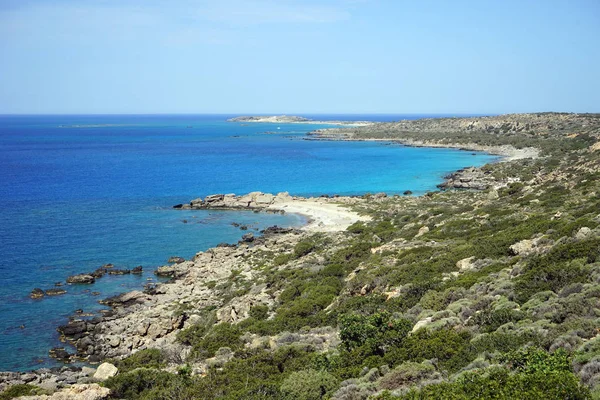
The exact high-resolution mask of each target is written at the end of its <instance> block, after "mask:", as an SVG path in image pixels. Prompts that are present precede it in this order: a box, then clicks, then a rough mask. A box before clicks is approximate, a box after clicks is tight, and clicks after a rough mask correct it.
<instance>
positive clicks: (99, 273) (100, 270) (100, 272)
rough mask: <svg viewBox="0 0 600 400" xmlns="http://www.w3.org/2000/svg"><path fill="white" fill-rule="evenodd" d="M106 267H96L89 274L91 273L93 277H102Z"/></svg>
mask: <svg viewBox="0 0 600 400" xmlns="http://www.w3.org/2000/svg"><path fill="white" fill-rule="evenodd" d="M106 271H107V270H106V268H103V267H100V268H98V269H96V270H95V271H94V272H92V273H91V274H90V275H92V276H93V277H94V278H96V279H97V278H102V277H103V276H104V274H106Z"/></svg>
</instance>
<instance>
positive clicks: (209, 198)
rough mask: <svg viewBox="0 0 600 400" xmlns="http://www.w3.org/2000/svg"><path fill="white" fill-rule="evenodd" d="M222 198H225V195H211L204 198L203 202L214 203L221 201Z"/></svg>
mask: <svg viewBox="0 0 600 400" xmlns="http://www.w3.org/2000/svg"><path fill="white" fill-rule="evenodd" d="M224 197H225V195H223V194H211V195H209V196H206V197H205V198H204V202H205V203H208V204H210V203H214V202H217V201H221V200H223V198H224Z"/></svg>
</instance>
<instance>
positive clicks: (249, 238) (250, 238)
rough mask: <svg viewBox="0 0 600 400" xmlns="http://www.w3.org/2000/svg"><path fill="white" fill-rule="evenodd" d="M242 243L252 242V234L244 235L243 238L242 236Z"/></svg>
mask: <svg viewBox="0 0 600 400" xmlns="http://www.w3.org/2000/svg"><path fill="white" fill-rule="evenodd" d="M242 242H244V243H252V242H254V234H253V233H252V232H248V233H246V234H245V235H244V236H242Z"/></svg>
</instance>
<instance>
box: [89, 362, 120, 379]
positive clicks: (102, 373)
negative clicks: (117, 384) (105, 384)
mask: <svg viewBox="0 0 600 400" xmlns="http://www.w3.org/2000/svg"><path fill="white" fill-rule="evenodd" d="M117 372H119V370H118V369H117V367H115V366H114V365H112V364H111V363H107V362H105V363H102V364H100V366H99V367H98V369H97V370H96V373H95V374H94V379H96V380H98V381H105V380H107V379H108V378H112V377H113V376H115V375H116V374H117Z"/></svg>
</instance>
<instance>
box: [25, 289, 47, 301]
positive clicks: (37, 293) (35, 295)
mask: <svg viewBox="0 0 600 400" xmlns="http://www.w3.org/2000/svg"><path fill="white" fill-rule="evenodd" d="M44 295H45V293H44V291H43V290H42V289H40V288H35V289H33V290H32V291H31V293H29V297H31V298H32V299H41V298H42V297H44Z"/></svg>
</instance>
